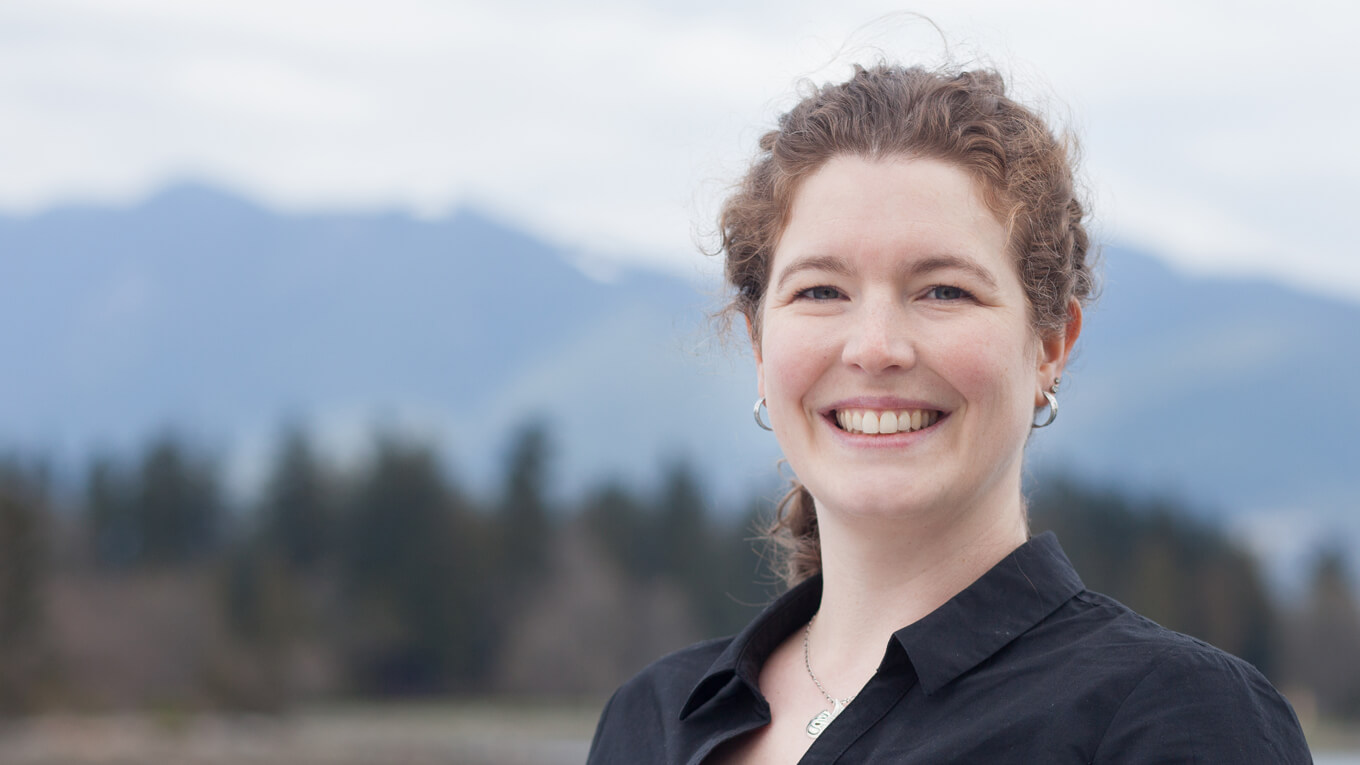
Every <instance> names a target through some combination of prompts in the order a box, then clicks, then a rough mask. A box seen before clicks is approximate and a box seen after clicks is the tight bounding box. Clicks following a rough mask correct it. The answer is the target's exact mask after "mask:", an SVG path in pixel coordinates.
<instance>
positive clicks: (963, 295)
mask: <svg viewBox="0 0 1360 765" xmlns="http://www.w3.org/2000/svg"><path fill="white" fill-rule="evenodd" d="M939 290H954V291H955V292H957V293H958V295H956V296H955V297H952V298H945V297H936V298H935V299H936V300H946V301H952V300H967V299H969V298H971V297H973V295H972V293H970V292H969V291H968V290H966V289H964V288H962V287H955V286H954V285H952V284H937V285H935V286H934V287H931V288H930V289H928V290H926V294H927V295H934V294H935V293H936V292H938V291H939Z"/></svg>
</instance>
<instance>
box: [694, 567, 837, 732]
mask: <svg viewBox="0 0 1360 765" xmlns="http://www.w3.org/2000/svg"><path fill="white" fill-rule="evenodd" d="M821 602H822V577H821V576H813V577H809V578H808V579H806V580H804V581H802V582H800V583H799V584H797V585H795V586H794V587H793V588H792V589H790V590H789V591H788V592H786V593H784V594H783V595H781V596H779V598H778V599H777V600H775V601H774V602H773V603H771V604H770V605H769V606H766V608H765V610H764V611H762V612H760V615H759V616H757V617H756V618H755V619H753V620H752V621H751V623H750V624H748V625H746V629H744V630H742V631H741V632H739V633H737V636H736V637H734V638H732V642H730V643H728V644H727V648H726V649H725V650H723V652H722V653H721V654H719V656H718V658H717V659H716V660H714V662H713V664H712V666H710V667H709V668H708V672H706V673H704V677H703V679H702V680H700V681H699V684H698V685H696V686H695V687H694V690H693V691H692V692H691V693H690V695H689V699H687V700H686V701H685V706H684V708H683V709H681V710H680V719H681V720H683V719H685V718H686V717H689V715H690V713H692V712H693V711H694V710H696V709H698V708H699V707H701V706H703V705H704V704H706V703H708V702H709V701H710V700H711V699H713V698H714V697H716V696H718V694H719V692H720V691H722V690H723V689H724V688H726V687H728V686H730V685H732V684H733V683H743V684H745V685H746V687H747V688H749V689H750V691H751V692H752V693H754V694H756V695H757V696H759V693H760V692H759V687H760V686H759V680H760V668H761V667H763V666H764V665H765V660H766V659H768V658H769V657H770V654H772V653H774V649H776V648H778V647H779V644H780V643H781V642H783V640H784V639H785V638H787V637H788V636H789V635H790V634H792V633H793V631H794V630H796V629H798V628H800V627H802V626H803V625H804V624H807V623H808V621H809V620H811V619H812V615H813V614H815V613H817V606H818V605H819V604H820V603H821ZM723 695H726V694H723Z"/></svg>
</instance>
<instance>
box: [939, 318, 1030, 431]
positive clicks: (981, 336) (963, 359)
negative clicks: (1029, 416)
mask: <svg viewBox="0 0 1360 765" xmlns="http://www.w3.org/2000/svg"><path fill="white" fill-rule="evenodd" d="M950 348H951V353H950V357H951V359H950V361H949V362H948V363H949V364H950V367H951V369H952V375H951V376H952V379H953V380H954V382H955V384H956V385H957V386H958V387H959V389H960V392H961V393H962V394H963V395H964V397H965V398H966V399H968V400H970V401H974V402H976V403H977V404H978V405H984V406H986V407H987V408H989V409H992V410H994V411H998V412H1008V413H1010V414H1012V415H1014V416H1015V417H1017V418H1019V419H1023V417H1024V414H1025V412H1026V411H1028V410H1027V407H1028V402H1029V400H1030V399H1031V398H1032V393H1031V392H1030V389H1031V388H1032V387H1033V380H1034V367H1035V365H1034V358H1033V353H1034V348H1033V344H1032V342H1031V341H1030V339H1029V337H1028V335H1026V334H1023V333H1017V332H1014V331H1009V332H1005V331H1003V332H997V331H985V332H976V333H971V335H970V336H969V337H967V338H958V339H957V341H956V342H954V343H952V344H951V346H950ZM998 424H999V423H998Z"/></svg>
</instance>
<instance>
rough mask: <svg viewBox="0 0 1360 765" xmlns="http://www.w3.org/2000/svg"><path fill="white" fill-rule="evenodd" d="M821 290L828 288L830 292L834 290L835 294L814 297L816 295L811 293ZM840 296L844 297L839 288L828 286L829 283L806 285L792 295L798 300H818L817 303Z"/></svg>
mask: <svg viewBox="0 0 1360 765" xmlns="http://www.w3.org/2000/svg"><path fill="white" fill-rule="evenodd" d="M821 290H828V291H830V292H834V293H835V295H833V296H822V297H816V296H814V294H813V293H815V292H818V291H821ZM842 297H845V295H844V294H843V293H842V292H841V291H840V290H838V289H836V288H835V287H831V286H829V285H826V284H819V285H817V286H816V287H808V288H807V289H805V290H802V291H801V292H799V293H798V294H796V295H794V298H796V299H799V300H811V301H814V302H818V303H821V302H826V301H828V300H837V299H839V298H842Z"/></svg>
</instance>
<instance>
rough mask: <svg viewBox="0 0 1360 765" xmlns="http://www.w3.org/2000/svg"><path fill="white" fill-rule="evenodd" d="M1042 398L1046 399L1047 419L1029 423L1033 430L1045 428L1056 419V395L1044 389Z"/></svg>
mask: <svg viewBox="0 0 1360 765" xmlns="http://www.w3.org/2000/svg"><path fill="white" fill-rule="evenodd" d="M1044 398H1045V399H1048V419H1046V420H1044V421H1043V422H1040V423H1037V424H1036V423H1030V427H1031V428H1033V429H1035V430H1038V429H1039V428H1046V427H1048V426H1049V425H1052V424H1053V421H1054V420H1056V419H1058V397H1057V396H1055V395H1053V394H1052V393H1051V392H1049V391H1044Z"/></svg>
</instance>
